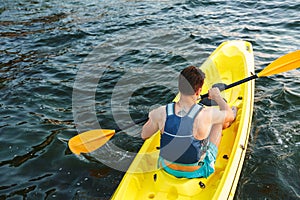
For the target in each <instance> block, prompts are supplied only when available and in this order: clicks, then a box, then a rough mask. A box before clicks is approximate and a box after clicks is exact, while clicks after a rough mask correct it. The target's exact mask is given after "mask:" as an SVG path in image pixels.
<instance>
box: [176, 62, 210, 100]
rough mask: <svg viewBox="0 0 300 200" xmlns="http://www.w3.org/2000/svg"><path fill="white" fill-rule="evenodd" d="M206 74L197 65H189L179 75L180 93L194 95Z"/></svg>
mask: <svg viewBox="0 0 300 200" xmlns="http://www.w3.org/2000/svg"><path fill="white" fill-rule="evenodd" d="M204 79H205V74H204V73H203V72H202V71H201V70H200V69H199V68H197V67H195V66H189V67H187V68H185V69H183V70H182V71H181V73H180V75H179V79H178V88H179V91H180V93H182V94H185V95H193V94H195V92H196V91H197V90H198V89H199V88H201V87H202V85H203V82H204Z"/></svg>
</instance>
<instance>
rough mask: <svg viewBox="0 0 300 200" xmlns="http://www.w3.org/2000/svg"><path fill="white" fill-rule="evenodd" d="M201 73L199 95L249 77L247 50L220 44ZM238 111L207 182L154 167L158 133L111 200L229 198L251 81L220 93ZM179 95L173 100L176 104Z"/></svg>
mask: <svg viewBox="0 0 300 200" xmlns="http://www.w3.org/2000/svg"><path fill="white" fill-rule="evenodd" d="M200 68H201V69H202V70H203V71H204V73H205V74H206V77H207V78H206V79H205V81H204V85H203V90H202V93H203V94H204V93H207V91H208V89H209V88H211V86H212V85H213V84H215V83H219V82H222V83H226V84H230V83H233V82H235V81H238V80H240V79H243V78H245V77H248V76H250V75H251V73H253V72H254V60H253V52H252V46H251V44H250V43H248V42H245V41H228V42H224V43H222V44H221V45H220V46H219V47H218V48H217V49H216V50H215V51H214V52H213V53H212V54H211V55H210V57H209V58H208V59H207V60H206V61H205V62H204V63H203V65H202V66H201V67H200ZM222 94H223V97H224V98H225V99H226V100H227V102H228V104H229V105H230V106H237V107H238V112H237V117H236V120H235V121H234V123H233V124H232V125H231V126H230V127H229V128H227V129H225V130H223V131H222V140H221V143H220V146H219V151H218V155H217V159H216V163H215V172H214V173H213V174H212V175H210V176H209V177H208V178H207V179H206V178H194V179H186V178H176V177H174V176H172V175H169V174H168V173H167V172H165V171H164V170H163V169H159V168H158V167H157V160H158V157H159V145H160V133H159V132H157V133H156V134H155V135H153V136H152V137H151V138H149V139H147V140H146V141H145V142H144V144H143V146H142V147H141V149H140V151H139V152H138V154H137V156H136V158H135V159H134V161H133V162H132V164H131V166H130V167H129V169H128V171H127V172H126V174H125V175H124V177H123V179H122V181H121V183H120V185H119V187H118V188H117V190H116V192H115V194H114V195H113V197H112V199H118V200H120V199H126V200H127V199H159V200H162V199H177V200H187V199H219V198H221V199H232V198H233V197H234V192H235V189H236V185H237V183H238V179H239V175H240V172H241V169H242V165H243V161H244V157H245V152H246V147H247V143H248V137H249V133H250V125H251V119H252V112H253V98H254V81H251V82H247V83H244V84H242V85H239V86H236V87H234V88H231V89H228V90H226V91H224V92H222ZM178 98H179V97H178V96H177V97H176V98H175V99H174V101H178Z"/></svg>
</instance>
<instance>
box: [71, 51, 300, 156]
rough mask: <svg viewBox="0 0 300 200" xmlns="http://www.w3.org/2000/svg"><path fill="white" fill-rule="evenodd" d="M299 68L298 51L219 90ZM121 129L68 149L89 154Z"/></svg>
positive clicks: (89, 136) (88, 135) (87, 137)
mask: <svg viewBox="0 0 300 200" xmlns="http://www.w3.org/2000/svg"><path fill="white" fill-rule="evenodd" d="M298 67H300V50H297V51H294V52H291V53H288V54H286V55H284V56H281V57H280V58H278V59H276V60H275V61H273V62H272V63H270V64H269V65H268V66H267V67H265V68H264V69H263V70H262V71H260V72H259V73H258V74H255V75H252V76H250V77H247V78H245V79H242V80H240V81H237V82H234V83H232V84H230V85H225V87H224V88H222V89H221V90H227V89H229V88H232V87H235V86H237V85H240V84H242V83H245V82H247V81H250V80H252V79H256V78H259V77H263V76H271V75H274V74H279V73H282V72H286V71H289V70H292V69H296V68H298ZM206 97H208V93H207V94H204V95H201V99H203V98H206ZM147 120H148V118H143V119H141V120H139V121H136V122H135V123H132V124H130V125H128V126H126V127H124V128H123V129H122V130H124V129H126V128H130V127H133V126H134V125H136V124H140V123H143V122H146V121H147ZM122 130H121V129H116V130H109V129H96V130H91V131H87V132H83V133H80V134H78V135H76V136H74V137H72V138H71V139H70V140H69V142H68V145H69V148H70V150H71V151H72V152H73V153H74V154H78V155H79V154H80V153H90V152H92V151H94V150H96V149H98V148H100V147H101V146H103V145H104V144H105V143H106V142H107V141H108V140H109V139H110V138H111V137H112V136H114V135H115V134H116V133H118V132H120V131H122Z"/></svg>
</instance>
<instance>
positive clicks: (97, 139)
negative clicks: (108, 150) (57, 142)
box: [68, 129, 115, 155]
mask: <svg viewBox="0 0 300 200" xmlns="http://www.w3.org/2000/svg"><path fill="white" fill-rule="evenodd" d="M114 134H115V130H108V129H96V130H91V131H87V132H84V133H81V134H78V135H76V136H74V137H72V138H71V139H70V140H69V143H68V145H69V148H70V150H71V151H72V152H73V153H74V154H77V155H79V154H80V153H90V152H92V151H95V150H96V149H98V148H100V147H101V146H103V145H104V144H105V143H106V142H107V141H108V140H109V139H110V138H111V137H112V136H113V135H114Z"/></svg>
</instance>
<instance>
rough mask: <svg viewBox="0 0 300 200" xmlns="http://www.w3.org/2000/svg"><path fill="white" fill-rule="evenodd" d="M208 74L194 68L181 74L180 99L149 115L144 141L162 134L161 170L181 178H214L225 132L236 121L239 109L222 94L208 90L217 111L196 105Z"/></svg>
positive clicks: (179, 83)
mask: <svg viewBox="0 0 300 200" xmlns="http://www.w3.org/2000/svg"><path fill="white" fill-rule="evenodd" d="M204 79H205V74H204V73H203V72H202V71H201V70H200V69H199V68H196V67H194V66H189V67H187V68H185V69H183V71H182V72H181V73H180V75H179V78H178V89H179V92H180V98H179V100H178V102H172V103H169V104H167V105H166V106H161V107H159V108H156V109H154V110H152V111H151V112H150V113H149V120H148V121H147V123H146V124H145V125H144V126H143V129H142V133H141V137H142V138H143V139H144V140H145V139H147V138H149V137H151V136H152V135H153V134H154V133H156V132H157V131H158V130H160V132H161V133H162V134H161V139H160V156H159V166H160V167H162V168H163V169H164V170H165V171H166V172H168V173H169V174H172V175H174V176H176V177H178V178H181V177H183V178H199V177H208V176H209V175H210V174H212V173H213V172H214V171H215V169H214V163H215V161H216V156H217V152H218V146H219V144H220V140H221V132H222V129H225V128H227V127H229V126H230V124H231V123H232V122H233V121H234V120H235V115H236V107H233V108H230V106H229V105H228V104H227V103H226V102H225V100H224V99H223V98H222V97H221V94H220V90H219V89H218V88H217V87H213V88H211V89H210V90H209V92H208V94H209V97H208V98H209V99H210V100H214V101H215V102H216V103H217V105H218V106H219V108H217V107H204V105H202V104H197V100H198V97H199V96H200V93H201V90H202V86H203V83H204Z"/></svg>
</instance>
